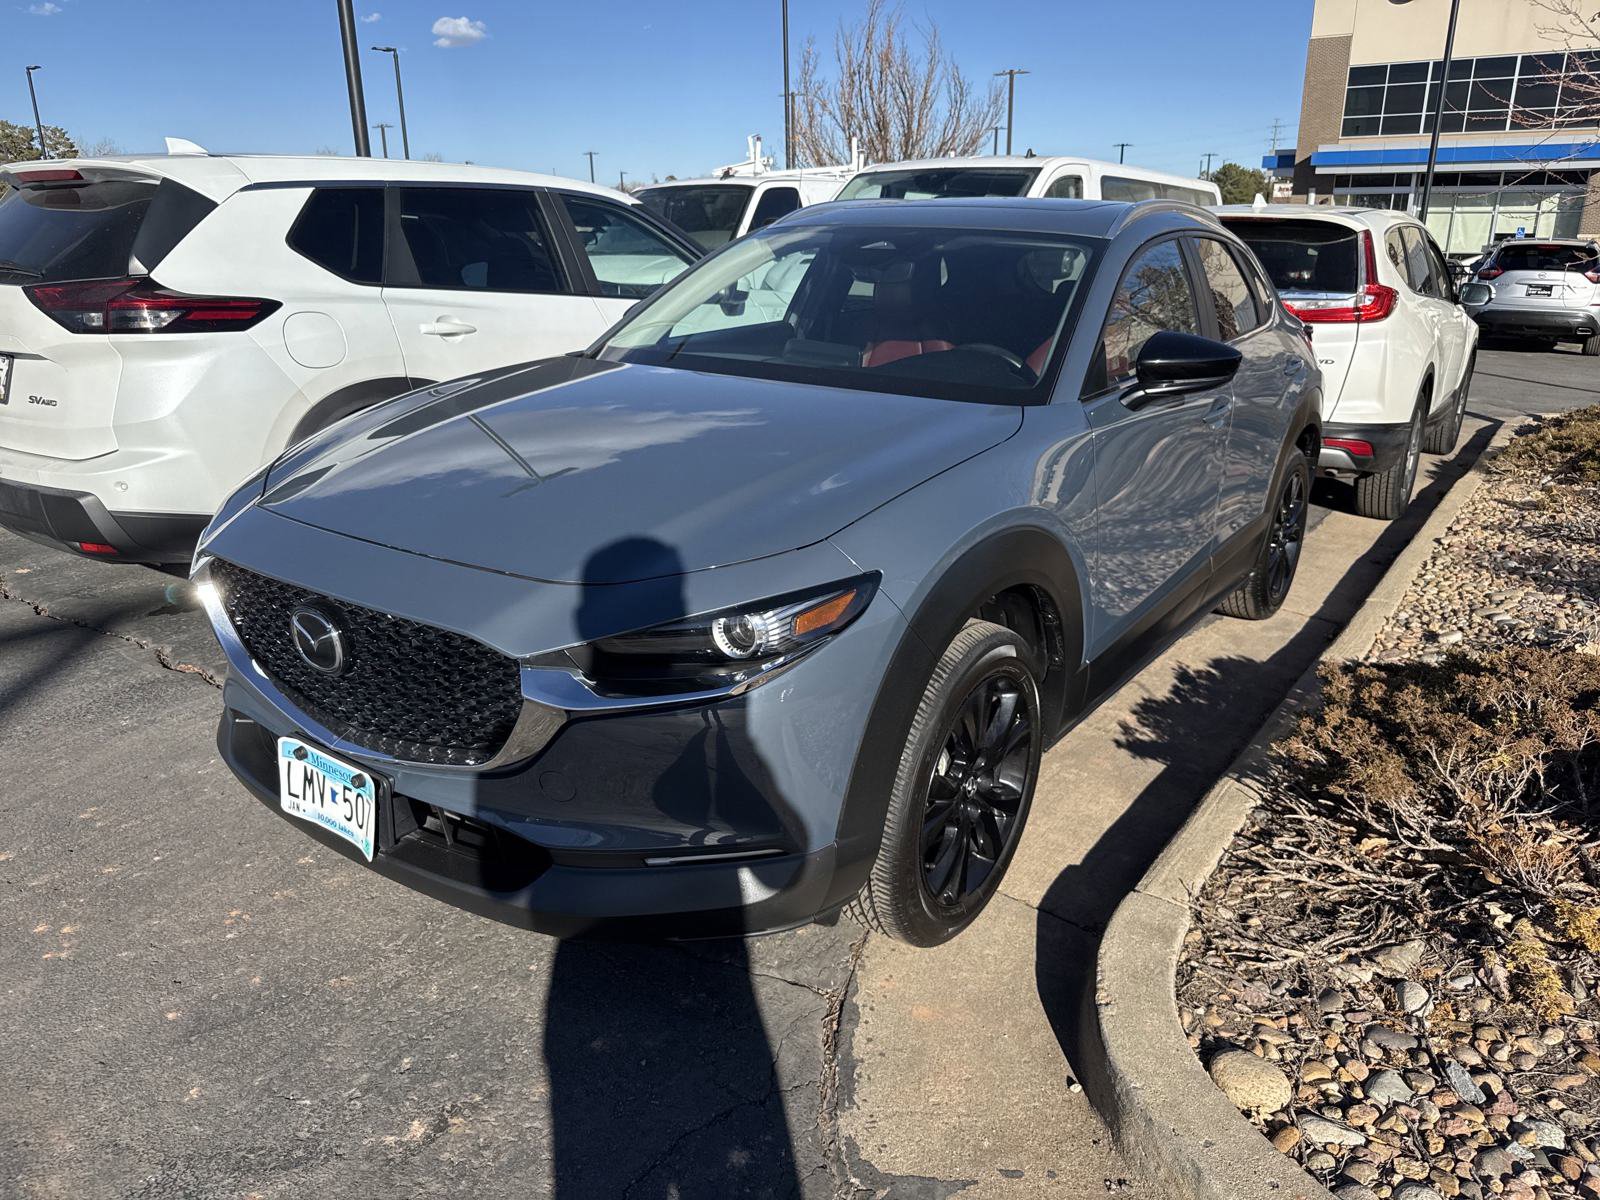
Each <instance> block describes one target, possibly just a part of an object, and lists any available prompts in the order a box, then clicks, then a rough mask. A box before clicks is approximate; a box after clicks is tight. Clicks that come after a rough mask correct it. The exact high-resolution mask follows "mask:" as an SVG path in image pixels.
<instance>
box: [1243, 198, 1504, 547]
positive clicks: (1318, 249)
mask: <svg viewBox="0 0 1600 1200" xmlns="http://www.w3.org/2000/svg"><path fill="white" fill-rule="evenodd" d="M1217 215H1218V216H1219V217H1221V219H1222V221H1223V223H1224V224H1226V225H1227V226H1228V228H1229V229H1231V230H1232V231H1233V232H1234V233H1236V234H1238V235H1239V236H1240V237H1241V238H1243V239H1244V241H1245V242H1247V243H1249V245H1250V248H1251V249H1253V250H1254V251H1255V252H1256V257H1257V258H1258V259H1260V260H1261V265H1262V266H1263V267H1265V268H1266V272H1267V275H1268V276H1269V277H1270V278H1271V279H1272V282H1273V283H1274V284H1275V285H1277V288H1278V292H1279V294H1280V295H1281V296H1282V297H1283V302H1284V303H1285V304H1286V305H1287V306H1288V307H1289V309H1290V311H1292V312H1293V313H1295V315H1297V316H1298V317H1299V318H1300V319H1301V320H1302V321H1304V322H1306V324H1307V325H1310V326H1312V327H1313V328H1314V338H1313V343H1312V345H1313V348H1314V350H1315V351H1316V356H1317V362H1318V363H1319V364H1320V366H1321V367H1322V378H1323V389H1324V398H1323V418H1324V423H1323V431H1322V432H1323V436H1322V453H1321V457H1320V459H1319V466H1320V467H1321V469H1322V470H1323V471H1324V472H1326V473H1328V474H1332V475H1338V476H1345V477H1353V478H1354V480H1355V496H1356V508H1357V511H1359V512H1360V513H1361V514H1362V515H1363V516H1367V517H1376V518H1378V519H1380V520H1393V519H1394V518H1396V517H1398V516H1400V515H1401V514H1402V513H1403V512H1405V510H1406V506H1407V505H1408V504H1409V503H1410V502H1411V493H1412V490H1413V488H1414V487H1415V484H1416V479H1417V463H1418V460H1419V457H1420V455H1421V452H1422V451H1424V450H1426V451H1428V452H1429V453H1430V454H1448V453H1450V452H1451V451H1453V450H1454V449H1455V445H1456V441H1457V439H1458V438H1459V437H1460V435H1461V421H1462V417H1463V415H1464V414H1465V412H1466V404H1467V391H1468V388H1469V387H1470V386H1471V383H1472V369H1473V363H1474V361H1475V358H1476V354H1477V346H1478V327H1477V325H1476V324H1474V323H1473V320H1472V318H1471V317H1470V316H1468V315H1467V313H1466V311H1465V310H1464V309H1463V308H1462V307H1461V304H1460V302H1459V301H1458V299H1457V296H1456V289H1455V284H1454V282H1453V281H1452V279H1451V275H1450V269H1449V266H1448V265H1447V264H1446V262H1445V258H1444V255H1443V254H1442V253H1440V251H1439V247H1438V246H1437V245H1435V244H1434V241H1433V239H1432V238H1431V237H1430V236H1429V235H1428V231H1427V229H1425V228H1424V227H1423V226H1422V225H1421V224H1420V223H1419V222H1417V221H1416V220H1414V219H1413V218H1411V217H1409V216H1407V215H1406V214H1405V213H1400V212H1387V211H1380V210H1376V209H1364V208H1322V207H1308V206H1306V205H1302V204H1268V205H1256V206H1254V207H1250V206H1244V205H1232V206H1228V207H1224V208H1221V209H1218V210H1217Z"/></svg>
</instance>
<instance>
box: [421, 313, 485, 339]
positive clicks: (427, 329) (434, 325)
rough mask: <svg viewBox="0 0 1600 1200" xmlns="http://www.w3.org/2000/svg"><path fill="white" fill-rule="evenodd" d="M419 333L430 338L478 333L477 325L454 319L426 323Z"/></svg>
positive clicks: (442, 318) (443, 318)
mask: <svg viewBox="0 0 1600 1200" xmlns="http://www.w3.org/2000/svg"><path fill="white" fill-rule="evenodd" d="M417 328H418V331H419V332H421V333H425V334H428V335H429V336H430V337H459V336H461V335H462V334H464V333H477V332H478V327H477V326H476V325H468V324H467V323H466V322H465V321H458V320H456V318H454V317H440V318H439V319H438V320H437V321H424V322H423V323H422V324H421V325H419V326H418V327H417Z"/></svg>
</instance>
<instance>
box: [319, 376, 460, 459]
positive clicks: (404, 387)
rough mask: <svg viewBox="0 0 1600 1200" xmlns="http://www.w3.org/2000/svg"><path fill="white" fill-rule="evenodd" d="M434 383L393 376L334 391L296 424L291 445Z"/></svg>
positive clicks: (426, 380) (365, 380)
mask: <svg viewBox="0 0 1600 1200" xmlns="http://www.w3.org/2000/svg"><path fill="white" fill-rule="evenodd" d="M431 382H433V381H432V380H428V379H409V378H407V377H406V376H404V375H389V376H384V377H382V378H379V379H364V380H362V381H361V382H360V383H352V384H350V385H348V386H346V387H342V388H340V389H339V390H338V391H336V392H330V393H329V394H328V395H326V396H324V397H323V398H322V399H321V400H318V401H317V402H316V403H315V404H313V405H312V406H311V407H310V409H308V410H307V411H306V413H305V415H304V416H302V417H301V418H300V419H299V420H298V421H296V422H295V426H294V432H293V433H291V434H290V435H289V441H288V443H287V444H288V445H290V446H293V445H296V444H298V443H299V442H301V441H304V440H305V439H306V438H308V437H310V436H311V435H312V434H313V433H317V432H318V431H320V430H323V429H326V428H327V427H328V426H329V425H332V424H333V423H334V422H335V421H339V420H342V419H343V418H345V417H348V416H349V415H350V414H351V413H358V412H360V411H361V410H362V409H364V408H371V407H372V406H373V405H374V404H379V403H381V402H383V401H384V400H393V399H394V398H395V397H396V396H401V395H404V394H405V393H406V392H410V391H415V390H416V389H417V388H420V387H427V386H428V385H429V384H430V383H431Z"/></svg>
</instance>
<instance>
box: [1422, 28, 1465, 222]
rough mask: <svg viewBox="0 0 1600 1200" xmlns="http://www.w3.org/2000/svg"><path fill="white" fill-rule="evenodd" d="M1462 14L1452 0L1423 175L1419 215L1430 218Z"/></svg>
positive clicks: (1423, 219) (1423, 220)
mask: <svg viewBox="0 0 1600 1200" xmlns="http://www.w3.org/2000/svg"><path fill="white" fill-rule="evenodd" d="M1460 16H1461V0H1450V28H1449V29H1448V30H1446V31H1445V35H1444V73H1443V75H1442V76H1441V77H1440V81H1439V82H1440V87H1439V98H1438V100H1437V101H1436V102H1435V103H1434V106H1433V139H1432V140H1431V141H1430V142H1429V143H1428V173H1427V174H1426V175H1424V176H1423V177H1422V206H1421V209H1420V211H1419V212H1418V213H1417V217H1418V219H1419V220H1421V221H1422V222H1423V223H1424V224H1426V223H1427V220H1428V202H1429V201H1430V200H1431V199H1432V198H1433V173H1434V171H1435V170H1436V169H1437V168H1438V166H1439V132H1440V127H1441V126H1442V125H1443V124H1444V94H1445V92H1446V90H1448V89H1446V88H1445V86H1444V83H1445V81H1447V80H1448V79H1449V78H1450V60H1451V59H1452V58H1454V57H1455V53H1456V20H1457V18H1459V17H1460Z"/></svg>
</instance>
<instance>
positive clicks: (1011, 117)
mask: <svg viewBox="0 0 1600 1200" xmlns="http://www.w3.org/2000/svg"><path fill="white" fill-rule="evenodd" d="M1028 74H1031V72H1028V71H1023V70H1021V69H1019V68H1017V67H1010V68H1008V69H1007V70H1004V71H996V72H995V73H994V76H995V78H996V79H998V78H1000V76H1002V75H1004V76H1005V77H1006V153H1007V154H1010V153H1011V131H1012V130H1013V129H1015V128H1016V124H1017V121H1016V116H1017V76H1018V75H1028Z"/></svg>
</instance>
